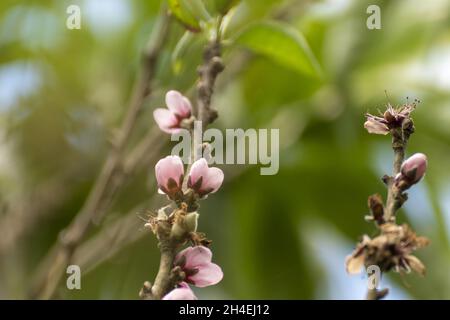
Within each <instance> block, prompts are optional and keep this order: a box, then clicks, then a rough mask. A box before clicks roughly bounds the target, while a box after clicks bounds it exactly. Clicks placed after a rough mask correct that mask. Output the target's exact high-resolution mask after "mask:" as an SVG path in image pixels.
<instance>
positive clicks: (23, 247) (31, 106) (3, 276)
mask: <svg viewBox="0 0 450 320" xmlns="http://www.w3.org/2000/svg"><path fill="white" fill-rule="evenodd" d="M70 4H77V5H79V6H80V8H81V14H82V20H81V21H82V28H81V30H68V29H67V28H66V26H65V23H66V18H67V16H68V15H67V14H66V8H67V7H68V6H69V5H70ZM161 4H162V1H157V0H152V1H144V0H142V1H138V0H134V1H126V0H89V1H79V0H78V1H77V0H71V1H65V0H63V1H56V0H55V1H32V0H27V1H11V0H3V1H1V2H0V243H1V245H0V298H7V299H11V298H27V297H29V291H30V288H31V287H32V283H33V281H34V280H33V279H34V278H35V277H36V273H37V272H38V267H39V264H40V261H41V260H42V259H43V258H44V257H45V255H46V254H47V252H48V251H49V250H50V248H51V247H52V246H53V244H54V243H55V242H56V241H57V239H58V234H59V232H60V230H61V229H63V228H64V227H65V226H67V225H68V224H69V223H70V221H71V220H72V219H73V218H74V216H75V215H76V214H77V212H78V211H79V209H80V208H81V206H82V204H83V202H84V201H85V199H86V197H87V195H88V193H89V191H90V189H91V187H92V185H93V183H94V181H95V179H96V178H97V176H98V174H99V170H100V168H101V166H102V164H103V163H104V161H105V158H106V157H107V155H108V151H109V150H110V148H111V145H110V144H109V140H110V137H111V134H112V133H113V132H114V129H115V128H117V127H118V126H119V125H120V123H121V121H122V118H123V116H124V112H125V110H126V106H127V101H128V99H129V96H130V91H131V88H132V84H133V82H134V79H135V78H136V76H137V74H138V72H139V71H138V70H139V59H140V52H141V50H142V48H143V46H144V45H145V43H146V39H147V37H148V34H149V33H150V32H151V30H152V29H153V27H154V25H155V23H156V21H157V20H158V18H159V17H160V13H161V11H160V7H161ZM370 4H377V5H379V6H380V8H381V23H382V28H381V29H380V30H368V29H367V27H366V19H367V17H368V16H369V15H368V14H367V13H366V9H367V7H368V6H369V5H370ZM211 14H213V13H211ZM227 19H228V23H229V25H228V28H227V29H226V32H225V34H224V49H223V50H224V52H223V55H224V61H225V65H226V70H225V71H224V72H223V73H222V74H221V75H220V77H219V80H218V83H217V87H216V93H215V95H214V98H213V104H214V105H215V106H216V107H217V108H218V110H219V114H220V117H219V119H218V121H217V122H215V123H214V125H213V126H214V127H218V128H219V129H221V130H224V129H225V128H244V129H245V128H279V129H280V170H279V173H278V174H276V175H274V176H261V175H260V173H259V169H260V166H259V165H248V166H245V165H222V166H221V168H222V169H224V171H225V172H226V176H225V183H224V185H223V187H222V188H221V190H220V191H219V192H218V193H216V194H214V195H212V196H210V197H209V198H208V200H207V201H205V202H203V203H202V204H201V211H200V212H201V218H200V225H199V229H200V230H201V231H204V232H206V233H207V235H208V237H209V238H211V239H213V246H212V248H213V252H214V261H215V262H217V263H218V264H219V265H221V266H222V268H223V270H224V274H225V277H224V279H223V281H222V282H221V283H220V284H219V285H217V286H214V287H209V288H204V289H199V290H195V291H196V294H197V295H198V297H199V298H200V299H223V298H233V299H260V298H261V299H362V298H364V295H365V284H366V279H365V278H364V276H348V275H347V274H346V272H345V267H344V260H345V256H346V255H347V254H349V253H350V252H351V251H352V249H353V247H354V244H355V243H356V241H357V240H358V239H359V237H360V236H361V235H362V234H364V233H365V234H368V235H373V234H374V232H375V229H374V227H373V225H371V224H369V223H367V222H365V221H364V215H365V214H366V213H367V206H366V202H367V197H368V195H370V194H373V193H376V192H379V193H382V194H384V192H385V190H384V186H383V184H382V182H381V180H380V177H381V176H382V175H383V174H384V173H389V172H390V171H391V161H392V152H391V148H390V141H389V138H388V137H383V136H374V135H369V134H368V133H367V132H366V131H365V130H364V129H363V126H362V125H363V122H364V116H363V115H364V113H365V112H368V111H369V112H372V113H376V112H377V110H379V109H380V110H381V109H383V107H384V105H385V104H386V102H387V101H390V102H391V103H392V104H403V103H405V102H406V101H407V97H409V99H410V101H412V100H413V99H414V98H418V99H420V100H421V103H420V104H419V106H418V108H417V111H416V112H415V113H414V120H415V124H416V133H415V134H414V135H413V136H412V138H411V140H410V143H409V146H408V153H409V154H412V153H415V152H423V153H425V154H427V155H428V159H429V170H428V172H427V175H426V178H425V179H424V180H423V181H422V182H421V183H420V184H418V185H416V186H414V187H413V188H412V189H411V190H410V192H409V195H410V199H409V201H408V202H407V204H406V205H405V207H404V209H402V210H401V213H400V214H399V221H406V222H408V223H410V224H411V225H412V227H413V228H414V229H415V230H416V231H417V232H418V233H419V234H421V235H424V236H427V237H429V238H430V239H431V245H430V246H429V247H428V248H425V249H422V250H421V251H420V252H418V256H419V257H420V258H421V259H422V261H424V263H425V264H426V266H427V275H426V276H425V277H423V278H422V277H420V276H417V275H414V274H411V275H405V276H401V275H399V274H393V273H392V274H389V275H388V276H387V277H385V278H383V281H382V286H387V287H389V288H391V294H390V295H389V296H388V298H390V299H417V298H419V299H449V298H450V271H449V270H450V245H449V241H450V238H449V235H450V183H449V181H450V170H449V169H450V1H448V0H435V1H420V0H399V1H359V0H358V1H356V0H328V1H300V0H285V1H274V0H267V1H259V0H243V1H241V2H240V3H239V4H238V5H237V6H236V7H235V8H234V9H233V10H232V11H231V12H230V13H229V16H228V17H227ZM267 21H271V22H270V23H274V24H276V25H277V26H279V27H280V26H281V27H280V28H279V29H277V30H282V31H283V30H284V31H286V34H285V35H284V37H287V38H286V39H287V40H286V39H284V38H281V40H280V39H278V38H277V36H275V37H274V36H273V34H271V33H270V30H269V31H267V32H268V34H267V37H266V34H265V33H264V32H265V31H264V30H263V31H261V30H259V31H258V29H256V32H255V29H251V28H252V27H254V26H256V25H258V24H260V23H261V22H263V23H266V22H267ZM270 25H271V24H270ZM284 31H283V32H284ZM283 32H282V33H283ZM185 33H186V31H185V29H184V27H183V26H182V25H181V24H179V23H178V22H176V21H172V22H171V29H170V33H169V36H168V37H167V41H166V43H165V45H164V47H163V50H162V52H161V58H160V60H159V62H158V68H157V74H156V75H155V77H154V81H153V88H154V89H153V92H152V94H151V95H150V97H149V98H148V99H147V100H146V101H145V105H144V112H143V113H142V114H141V115H140V116H139V120H138V123H137V126H136V128H135V130H134V132H133V135H132V139H131V141H130V146H129V148H132V147H133V146H134V145H136V144H137V143H138V141H139V139H140V138H141V137H142V136H144V135H145V133H146V132H148V131H149V130H151V129H152V128H153V127H154V126H155V123H154V120H153V118H152V111H153V109H154V108H156V107H162V106H163V105H164V94H165V92H166V91H167V90H169V89H176V90H179V91H181V92H183V93H185V94H186V95H188V96H189V97H190V98H192V99H193V100H194V98H195V91H194V85H195V81H196V77H197V73H196V67H197V66H198V64H199V63H200V61H201V54H202V47H203V46H204V44H205V43H206V36H205V34H204V33H197V34H190V35H185V36H184V39H185V40H184V43H183V44H179V40H180V38H182V37H183V35H184V34H185ZM242 35H245V36H242ZM293 35H294V36H293ZM302 36H303V37H304V39H305V41H302V39H303V38H302ZM305 53H306V54H305ZM385 92H386V93H385ZM163 137H164V138H167V142H166V143H165V146H164V147H162V148H161V149H160V151H159V155H158V156H157V158H156V159H153V160H151V161H149V163H147V164H145V166H143V168H142V169H141V170H139V171H138V172H137V173H136V174H134V175H133V176H132V177H130V178H129V179H128V181H127V183H126V185H125V186H124V187H123V188H122V189H121V191H120V193H119V194H118V195H117V197H116V198H115V200H114V203H113V205H112V206H111V208H110V209H108V213H107V215H106V216H105V219H104V220H103V221H102V223H100V224H98V225H97V226H95V227H94V228H93V229H92V230H91V232H90V233H89V235H88V237H87V238H86V240H85V241H84V242H83V244H82V245H81V249H80V250H79V251H77V253H76V255H75V261H74V262H75V263H78V264H80V265H81V268H82V282H81V285H82V289H81V290H73V291H69V290H67V289H66V287H65V285H64V282H65V281H63V282H62V283H61V286H60V288H59V289H58V292H57V298H61V299H110V298H114V299H137V298H138V291H139V289H140V288H141V286H142V283H143V282H144V281H145V280H150V281H152V280H153V278H154V276H155V274H156V271H157V267H158V263H159V254H158V249H157V247H156V240H155V239H154V236H153V235H152V234H151V233H150V232H149V231H148V230H145V229H144V228H143V224H144V222H142V221H141V220H140V218H139V216H142V217H145V215H146V214H147V211H148V210H156V209H157V208H158V207H159V206H161V205H163V204H164V203H165V202H166V200H165V199H164V197H163V196H160V195H156V181H155V178H154V164H155V163H156V161H157V160H158V159H159V158H162V157H163V156H165V155H167V154H168V153H169V152H170V149H171V146H172V145H171V143H170V139H169V136H163ZM158 148H159V147H158ZM124 226H126V227H124ZM117 230H119V231H117Z"/></svg>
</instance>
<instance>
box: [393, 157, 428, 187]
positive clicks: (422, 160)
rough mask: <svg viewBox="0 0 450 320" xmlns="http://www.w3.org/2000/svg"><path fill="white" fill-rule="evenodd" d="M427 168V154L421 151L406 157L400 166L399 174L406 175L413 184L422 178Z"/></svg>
mask: <svg viewBox="0 0 450 320" xmlns="http://www.w3.org/2000/svg"><path fill="white" fill-rule="evenodd" d="M426 170H427V156H426V155H424V154H423V153H416V154H414V155H412V156H411V157H409V158H408V159H406V160H405V161H404V162H403V164H402V166H401V168H400V172H401V174H402V175H403V176H404V177H406V179H407V180H409V182H410V183H411V184H415V183H417V182H419V181H420V179H422V177H423V176H424V175H425V171H426Z"/></svg>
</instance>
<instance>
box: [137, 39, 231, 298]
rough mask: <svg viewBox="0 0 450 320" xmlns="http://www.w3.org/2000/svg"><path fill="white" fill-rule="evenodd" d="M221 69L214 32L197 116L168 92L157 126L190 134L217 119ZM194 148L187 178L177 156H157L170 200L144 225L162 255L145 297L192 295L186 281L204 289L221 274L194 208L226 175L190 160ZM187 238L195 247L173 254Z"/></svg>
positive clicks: (202, 72) (160, 184)
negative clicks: (214, 96) (215, 96)
mask: <svg viewBox="0 0 450 320" xmlns="http://www.w3.org/2000/svg"><path fill="white" fill-rule="evenodd" d="M223 69H224V66H223V63H222V59H221V50H220V36H219V33H217V35H216V37H215V38H214V39H213V40H211V41H210V42H209V43H208V45H207V46H206V48H205V50H204V56H203V64H202V65H201V66H200V67H199V68H198V72H199V76H200V78H199V81H198V84H197V93H198V100H197V113H196V117H195V116H194V115H193V114H192V106H191V103H190V101H189V100H188V99H187V98H186V97H184V96H182V95H181V94H180V93H179V92H177V91H173V90H172V91H169V92H168V93H167V94H166V104H167V107H168V109H163V108H159V109H156V110H155V111H154V117H155V120H156V122H157V124H158V125H159V127H160V129H161V130H162V131H164V132H167V133H170V134H173V133H177V132H179V130H180V129H181V128H183V127H188V128H189V129H190V131H191V133H192V131H193V128H192V124H193V122H194V120H200V121H201V123H202V127H203V128H205V127H206V126H207V125H208V124H210V123H212V122H213V121H214V120H215V119H216V118H217V111H216V110H215V109H213V108H212V107H211V97H212V94H213V90H214V84H215V82H216V78H217V76H218V75H219V73H220V72H221V71H222V70H223ZM194 143H195V142H194ZM197 148H201V146H196V145H195V144H193V145H192V149H191V164H190V165H189V167H188V171H189V174H188V175H186V176H185V175H184V166H183V163H182V161H181V159H180V158H179V157H177V156H168V157H166V158H164V159H161V160H160V161H159V162H158V163H157V164H156V166H155V175H156V179H157V181H158V187H159V190H160V193H164V194H166V195H167V197H168V198H169V199H170V200H172V203H171V204H170V205H168V206H166V207H164V208H161V209H160V210H159V211H158V213H157V215H156V216H154V217H151V218H150V220H149V222H148V223H147V224H146V226H148V227H150V228H151V230H152V231H153V233H154V234H155V235H156V237H157V239H158V246H159V249H160V252H161V259H160V265H159V270H158V273H157V275H156V278H155V281H154V283H153V285H152V284H151V283H150V282H148V281H146V282H145V283H144V285H143V287H142V289H141V291H140V293H139V295H140V297H141V298H143V299H152V300H159V299H166V300H173V299H188V300H192V299H196V297H195V295H194V294H193V292H192V290H191V289H190V288H189V285H188V283H190V284H193V285H195V286H197V287H204V286H208V285H213V284H216V283H218V282H219V281H220V280H221V279H222V277H223V273H222V270H221V269H220V267H219V266H218V265H216V264H214V263H212V262H211V258H212V253H211V251H210V249H209V248H208V246H209V244H210V243H211V241H210V240H208V239H207V238H206V236H205V235H204V234H202V233H198V232H197V220H198V217H199V214H198V213H197V211H196V210H197V209H198V208H199V205H198V201H199V200H202V199H205V198H206V197H207V196H208V194H210V193H214V192H216V191H217V190H218V189H219V187H220V186H221V184H222V181H223V178H224V176H223V172H222V170H220V169H218V168H209V167H208V164H207V161H206V160H205V159H204V158H201V159H199V160H197V161H195V162H194V160H195V150H197ZM187 242H190V243H191V244H193V246H191V247H187V248H186V249H184V250H183V251H181V252H179V253H177V251H179V249H180V248H181V247H182V246H183V245H184V244H185V243H187Z"/></svg>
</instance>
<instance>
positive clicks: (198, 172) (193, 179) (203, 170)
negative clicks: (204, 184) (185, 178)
mask: <svg viewBox="0 0 450 320" xmlns="http://www.w3.org/2000/svg"><path fill="white" fill-rule="evenodd" d="M207 174H208V162H206V159H205V158H201V159H198V160H197V161H195V162H194V163H193V164H192V166H191V170H190V171H189V184H190V185H195V184H196V183H197V181H198V180H199V179H200V178H202V177H206V176H207ZM204 179H205V178H203V179H202V180H204Z"/></svg>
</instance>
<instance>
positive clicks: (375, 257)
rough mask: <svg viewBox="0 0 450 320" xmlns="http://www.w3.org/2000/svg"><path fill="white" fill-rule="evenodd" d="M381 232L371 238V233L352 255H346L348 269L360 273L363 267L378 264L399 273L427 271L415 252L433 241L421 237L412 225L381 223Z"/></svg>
mask: <svg viewBox="0 0 450 320" xmlns="http://www.w3.org/2000/svg"><path fill="white" fill-rule="evenodd" d="M380 228H381V231H382V233H381V235H379V236H377V237H375V238H373V239H371V238H370V237H368V236H367V235H364V236H363V239H362V241H361V242H360V243H358V245H357V246H356V249H355V250H354V251H353V253H352V254H351V255H349V256H348V257H347V258H346V262H345V263H346V268H347V272H348V273H350V274H356V273H359V272H361V268H362V267H363V266H365V267H366V268H367V267H368V266H370V265H377V266H379V267H380V269H381V271H382V272H387V271H389V270H392V269H393V270H394V271H396V272H401V271H405V272H407V273H408V272H410V271H411V270H413V271H415V272H417V273H418V274H420V275H424V274H425V266H424V265H423V263H422V262H421V261H420V260H419V259H418V258H417V257H415V256H413V255H412V253H413V252H414V251H415V250H417V249H420V248H422V247H425V246H426V245H428V243H429V240H428V239H427V238H425V237H420V236H417V235H416V234H415V233H414V232H413V231H412V230H411V229H410V228H409V226H408V225H406V224H403V225H401V226H398V225H395V224H393V223H386V224H383V225H381V226H380Z"/></svg>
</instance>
